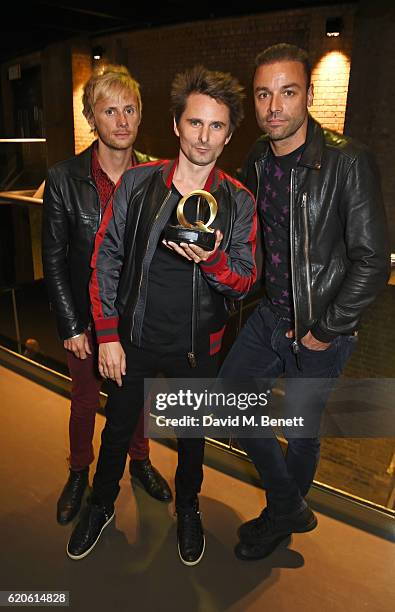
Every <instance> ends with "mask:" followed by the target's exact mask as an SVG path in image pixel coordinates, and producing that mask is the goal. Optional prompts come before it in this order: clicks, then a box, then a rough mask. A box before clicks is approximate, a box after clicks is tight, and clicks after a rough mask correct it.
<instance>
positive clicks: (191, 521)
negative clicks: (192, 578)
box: [177, 508, 206, 565]
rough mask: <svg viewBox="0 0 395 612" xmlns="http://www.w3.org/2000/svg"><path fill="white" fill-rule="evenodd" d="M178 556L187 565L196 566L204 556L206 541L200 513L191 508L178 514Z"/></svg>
mask: <svg viewBox="0 0 395 612" xmlns="http://www.w3.org/2000/svg"><path fill="white" fill-rule="evenodd" d="M177 541H178V554H179V555H180V559H181V561H182V562H183V563H185V565H196V564H197V563H199V561H200V560H201V558H202V557H203V554H204V549H205V545H206V541H205V538H204V532H203V527H202V521H201V518H200V512H199V511H198V510H195V509H193V508H191V510H190V511H187V512H185V511H184V512H181V513H180V512H179V513H178V514H177Z"/></svg>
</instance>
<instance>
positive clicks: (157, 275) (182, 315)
mask: <svg viewBox="0 0 395 612" xmlns="http://www.w3.org/2000/svg"><path fill="white" fill-rule="evenodd" d="M173 196H175V203H176V204H175V208H174V211H173V213H172V215H171V218H170V221H169V223H171V224H172V225H177V224H178V221H177V216H176V207H177V203H178V202H179V200H180V199H181V197H182V196H181V194H180V193H179V191H178V190H177V189H176V188H175V187H174V185H172V197H173ZM189 206H192V204H191V203H190V200H188V201H187V202H186V205H185V207H184V211H185V214H186V216H187V217H188V218H189V216H188V209H189ZM162 238H163V236H161V237H160V239H159V242H158V245H157V248H156V251H155V253H154V256H153V258H152V261H151V265H150V269H149V273H148V289H147V301H146V307H145V313H144V322H143V333H142V346H143V347H144V348H147V349H151V350H155V351H158V350H160V351H161V352H162V351H166V352H178V353H179V352H188V351H190V348H191V333H192V276H193V262H191V261H189V260H187V259H185V258H183V257H182V256H181V255H179V254H178V253H175V252H174V251H171V250H170V249H168V248H167V247H165V246H164V245H163V244H162Z"/></svg>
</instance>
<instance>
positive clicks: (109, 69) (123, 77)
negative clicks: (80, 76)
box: [82, 64, 142, 121]
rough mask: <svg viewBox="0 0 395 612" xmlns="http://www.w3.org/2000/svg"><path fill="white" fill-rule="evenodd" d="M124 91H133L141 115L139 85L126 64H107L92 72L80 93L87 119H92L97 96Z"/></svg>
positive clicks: (101, 96) (102, 96)
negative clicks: (82, 91) (81, 93)
mask: <svg viewBox="0 0 395 612" xmlns="http://www.w3.org/2000/svg"><path fill="white" fill-rule="evenodd" d="M125 91H129V92H133V93H134V94H135V95H136V97H137V106H138V111H139V114H140V116H141V110H142V102H141V94H140V85H139V84H138V82H137V81H136V80H135V79H134V78H133V77H132V75H131V74H130V72H129V70H128V69H127V68H126V66H121V65H116V64H108V65H107V66H105V68H104V69H101V70H99V71H98V72H94V73H93V75H92V76H91V78H90V79H89V81H88V82H87V83H86V84H85V87H84V93H83V95H82V104H83V111H82V112H83V114H84V117H85V118H86V119H87V121H91V120H92V119H93V113H94V109H95V104H96V102H97V101H98V100H99V98H104V97H106V96H109V95H114V94H121V93H124V92H125Z"/></svg>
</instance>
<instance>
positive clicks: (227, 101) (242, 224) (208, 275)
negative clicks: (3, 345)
mask: <svg viewBox="0 0 395 612" xmlns="http://www.w3.org/2000/svg"><path fill="white" fill-rule="evenodd" d="M242 89H243V88H242V87H241V86H240V84H239V83H238V81H237V80H236V79H235V78H233V77H232V76H231V75H230V74H225V73H221V72H213V71H209V70H206V69H205V68H203V67H201V66H198V67H195V68H193V69H191V70H188V71H186V72H184V73H182V74H178V75H177V76H176V78H175V80H174V82H173V85H172V91H171V102H172V112H173V116H174V131H175V134H176V135H177V137H178V138H179V140H180V151H179V156H178V158H177V159H176V160H173V161H168V160H162V161H156V162H150V163H148V164H143V165H142V166H140V167H138V168H133V169H132V170H130V171H128V172H126V173H125V175H124V177H123V180H122V183H121V185H120V186H119V188H118V190H117V191H116V194H115V197H114V201H113V202H111V204H110V205H109V206H108V208H107V211H106V215H105V218H104V219H103V223H102V225H101V228H100V230H99V232H98V234H97V237H96V248H95V254H94V256H93V260H92V267H93V275H92V280H91V299H92V304H93V317H94V321H95V326H96V332H97V338H98V342H99V370H100V373H101V374H102V376H104V377H105V378H108V379H110V380H112V381H113V384H112V385H111V390H110V392H109V398H108V403H107V408H106V414H107V420H106V425H105V428H104V431H103V435H102V445H101V449H100V456H99V460H98V465H97V470H96V474H95V477H94V481H93V493H92V498H91V503H90V504H89V506H88V507H87V508H86V510H85V512H84V513H83V515H82V517H81V520H80V522H79V524H78V525H77V526H76V528H75V530H74V532H73V534H72V536H71V538H70V541H69V543H68V547H67V553H68V555H69V556H70V557H71V558H72V559H81V558H83V557H85V556H86V555H87V554H89V552H90V551H91V550H92V549H93V547H94V546H95V544H96V543H97V541H98V539H99V537H100V534H101V532H102V530H103V529H104V528H105V527H106V525H108V524H109V523H110V521H111V520H112V518H113V516H114V501H115V499H116V497H117V495H118V492H119V480H120V479H121V477H122V474H123V471H124V467H125V462H126V456H127V450H128V442H129V440H130V438H131V435H132V433H133V431H134V429H135V427H136V424H137V422H138V419H139V414H140V411H141V410H142V408H143V404H144V378H153V377H155V376H156V375H157V374H158V373H159V372H162V373H163V374H164V375H165V376H167V377H169V378H210V377H214V376H215V375H216V372H217V355H218V352H219V350H220V347H221V340H222V336H223V333H224V330H225V324H226V319H227V307H226V301H227V299H241V298H242V297H243V296H245V295H246V293H247V292H248V290H249V289H250V287H251V286H252V284H253V283H254V281H255V277H256V268H255V260H254V251H255V234H256V210H255V201H254V198H253V196H252V195H251V194H250V192H249V191H248V190H247V189H245V188H244V187H243V186H242V185H241V184H240V183H239V182H237V181H235V180H234V179H232V178H231V177H229V176H228V175H226V174H225V173H224V172H222V171H221V170H219V169H218V168H216V166H215V164H216V160H217V159H218V157H219V156H220V154H221V153H222V150H223V148H224V146H225V145H226V144H227V143H228V142H229V140H230V138H231V136H232V133H233V131H234V129H235V128H236V127H237V126H238V125H239V123H240V121H241V120H242V117H243V109H242V99H243V97H244V94H243V93H242ZM203 456H204V439H196V438H180V439H179V440H178V467H177V472H176V478H175V484H176V512H177V519H178V528H177V538H178V550H179V555H180V558H181V561H182V562H183V563H185V564H186V565H195V564H196V563H198V562H199V561H200V559H201V558H202V556H203V553H204V547H205V539H204V533H203V529H202V524H201V519H200V514H199V504H198V493H199V492H200V488H201V484H202V480H203V469H202V464H203Z"/></svg>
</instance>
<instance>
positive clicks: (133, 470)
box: [129, 458, 173, 502]
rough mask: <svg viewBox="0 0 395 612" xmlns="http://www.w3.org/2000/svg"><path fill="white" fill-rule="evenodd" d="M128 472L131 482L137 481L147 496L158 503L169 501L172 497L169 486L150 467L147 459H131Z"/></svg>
mask: <svg viewBox="0 0 395 612" xmlns="http://www.w3.org/2000/svg"><path fill="white" fill-rule="evenodd" d="M129 472H130V475H131V477H132V480H138V482H139V483H140V484H141V486H142V487H143V488H144V489H145V490H146V491H147V493H148V495H151V497H153V498H154V499H158V500H159V501H163V502H169V501H171V499H172V497H173V496H172V493H171V490H170V487H169V485H168V484H167V482H166V480H165V479H164V478H163V476H162V474H160V472H159V471H158V470H157V469H156V468H155V467H154V466H153V465H152V463H151V461H150V459H149V458H147V459H141V460H140V459H131V460H130V462H129Z"/></svg>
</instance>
